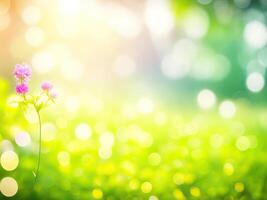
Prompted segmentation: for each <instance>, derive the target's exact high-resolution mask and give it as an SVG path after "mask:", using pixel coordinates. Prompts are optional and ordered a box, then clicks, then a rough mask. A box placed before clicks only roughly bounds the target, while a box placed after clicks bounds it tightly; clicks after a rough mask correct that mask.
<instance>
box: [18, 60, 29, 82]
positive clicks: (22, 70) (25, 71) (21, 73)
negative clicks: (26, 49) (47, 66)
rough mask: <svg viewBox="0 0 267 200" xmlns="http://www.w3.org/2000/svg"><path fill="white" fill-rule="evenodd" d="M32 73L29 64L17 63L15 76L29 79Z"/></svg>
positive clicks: (19, 78)
mask: <svg viewBox="0 0 267 200" xmlns="http://www.w3.org/2000/svg"><path fill="white" fill-rule="evenodd" d="M31 75H32V70H31V68H30V67H29V66H28V65H27V64H16V66H15V70H14V76H15V78H16V79H17V80H21V81H28V80H30V78H31Z"/></svg>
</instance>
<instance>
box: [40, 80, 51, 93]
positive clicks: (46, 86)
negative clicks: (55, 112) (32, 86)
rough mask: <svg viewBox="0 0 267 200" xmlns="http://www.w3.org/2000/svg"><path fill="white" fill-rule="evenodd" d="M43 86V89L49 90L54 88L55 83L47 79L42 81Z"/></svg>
mask: <svg viewBox="0 0 267 200" xmlns="http://www.w3.org/2000/svg"><path fill="white" fill-rule="evenodd" d="M41 88H42V90H43V91H45V92H49V91H50V90H51V89H52V88H53V85H52V84H51V83H50V82H47V81H46V82H43V83H42V85H41Z"/></svg>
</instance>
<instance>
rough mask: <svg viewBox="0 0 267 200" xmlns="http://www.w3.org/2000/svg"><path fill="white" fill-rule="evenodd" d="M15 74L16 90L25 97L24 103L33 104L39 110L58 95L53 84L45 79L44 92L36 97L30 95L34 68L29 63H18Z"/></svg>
mask: <svg viewBox="0 0 267 200" xmlns="http://www.w3.org/2000/svg"><path fill="white" fill-rule="evenodd" d="M13 74H14V76H15V78H16V80H17V85H16V92H17V94H19V95H21V96H22V97H23V103H24V104H33V106H34V107H35V108H36V109H37V110H38V111H39V110H41V108H43V107H44V106H45V105H47V103H48V102H49V101H54V99H55V98H56V97H57V94H56V92H55V91H54V90H53V85H52V84H51V83H50V82H48V81H45V82H43V83H42V84H41V89H42V93H41V94H40V95H38V96H36V97H34V96H32V95H29V96H26V95H27V94H28V93H29V81H30V79H31V76H32V70H31V68H30V67H29V65H27V64H17V65H16V66H15V70H14V73H13Z"/></svg>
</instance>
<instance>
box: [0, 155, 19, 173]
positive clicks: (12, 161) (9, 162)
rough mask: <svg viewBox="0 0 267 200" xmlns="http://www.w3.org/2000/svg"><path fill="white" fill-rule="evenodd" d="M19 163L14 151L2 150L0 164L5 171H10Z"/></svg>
mask: <svg viewBox="0 0 267 200" xmlns="http://www.w3.org/2000/svg"><path fill="white" fill-rule="evenodd" d="M18 164H19V158H18V155H17V154H16V153H15V152H14V151H4V152H3V153H2V155H1V165H2V167H3V168H4V169H5V170H6V171H12V170H15V169H16V168H17V166H18Z"/></svg>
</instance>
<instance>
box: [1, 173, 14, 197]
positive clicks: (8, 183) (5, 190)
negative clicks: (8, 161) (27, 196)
mask: <svg viewBox="0 0 267 200" xmlns="http://www.w3.org/2000/svg"><path fill="white" fill-rule="evenodd" d="M0 191H1V193H2V194H3V195H4V196H6V197H13V196H14V195H15V194H16V193H17V192H18V184H17V181H16V180H15V179H14V178H11V177H4V178H3V179H2V180H1V182H0Z"/></svg>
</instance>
